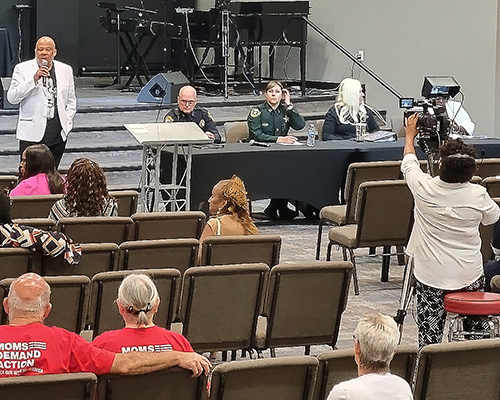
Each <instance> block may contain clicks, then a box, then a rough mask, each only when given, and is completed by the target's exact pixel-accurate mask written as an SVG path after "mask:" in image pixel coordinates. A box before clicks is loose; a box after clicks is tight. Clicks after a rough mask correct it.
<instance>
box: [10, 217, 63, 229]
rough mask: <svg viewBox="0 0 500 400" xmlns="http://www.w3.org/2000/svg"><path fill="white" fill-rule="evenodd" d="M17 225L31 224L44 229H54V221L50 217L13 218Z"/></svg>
mask: <svg viewBox="0 0 500 400" xmlns="http://www.w3.org/2000/svg"><path fill="white" fill-rule="evenodd" d="M13 222H15V223H16V224H18V225H24V226H31V227H33V228H38V229H43V230H44V231H55V229H56V222H55V221H54V220H53V219H51V218H47V217H46V218H18V219H15V220H13Z"/></svg>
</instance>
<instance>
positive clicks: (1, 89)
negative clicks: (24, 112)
mask: <svg viewBox="0 0 500 400" xmlns="http://www.w3.org/2000/svg"><path fill="white" fill-rule="evenodd" d="M10 79H11V78H0V108H1V109H3V110H15V109H16V108H18V107H19V105H18V104H11V103H9V100H7V91H8V90H9V86H10Z"/></svg>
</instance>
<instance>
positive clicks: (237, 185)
mask: <svg viewBox="0 0 500 400" xmlns="http://www.w3.org/2000/svg"><path fill="white" fill-rule="evenodd" d="M208 204H209V207H208V211H209V213H210V215H211V218H210V219H209V220H208V221H207V224H206V225H205V229H204V230H203V233H202V235H201V238H200V242H202V241H203V239H205V238H206V237H208V236H229V235H255V234H256V233H257V227H256V226H255V224H254V223H253V220H252V217H251V216H250V206H249V203H248V197H247V191H246V189H245V184H244V183H243V181H242V180H241V179H240V178H238V177H237V176H236V175H233V177H232V178H231V179H225V180H223V181H220V182H219V183H217V185H215V186H214V188H213V189H212V196H211V197H210V198H209V199H208Z"/></svg>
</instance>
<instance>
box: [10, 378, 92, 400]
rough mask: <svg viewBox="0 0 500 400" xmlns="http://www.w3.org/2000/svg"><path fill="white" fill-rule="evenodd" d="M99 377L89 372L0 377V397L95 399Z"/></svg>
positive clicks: (59, 399) (63, 399) (61, 399)
mask: <svg viewBox="0 0 500 400" xmlns="http://www.w3.org/2000/svg"><path fill="white" fill-rule="evenodd" d="M96 384H97V377H96V376H95V375H94V374H91V373H88V372H78V373H73V374H52V375H37V376H17V377H12V378H2V379H0V399H35V398H37V399H51V400H93V399H94V395H95V393H96Z"/></svg>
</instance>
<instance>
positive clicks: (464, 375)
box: [414, 339, 500, 400]
mask: <svg viewBox="0 0 500 400" xmlns="http://www.w3.org/2000/svg"><path fill="white" fill-rule="evenodd" d="M499 376H500V340H498V339H482V340H471V341H465V342H451V343H440V344H431V345H429V346H426V347H424V348H423V349H422V350H421V351H420V360H419V363H418V372H417V381H416V384H415V390H414V398H415V400H423V399H453V400H470V399H481V400H493V399H495V400H497V399H498V397H499V395H498V394H499V393H500V379H498V377H499Z"/></svg>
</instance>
